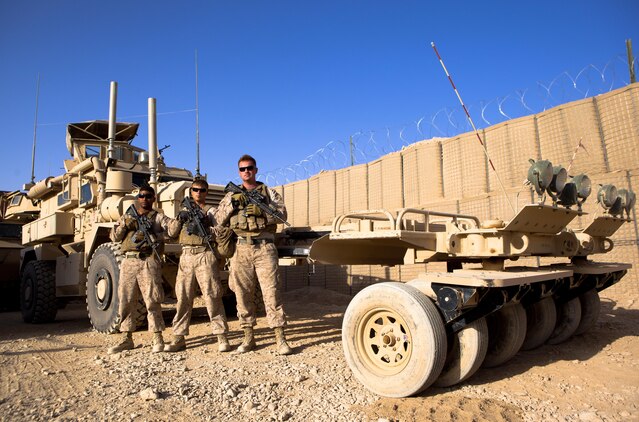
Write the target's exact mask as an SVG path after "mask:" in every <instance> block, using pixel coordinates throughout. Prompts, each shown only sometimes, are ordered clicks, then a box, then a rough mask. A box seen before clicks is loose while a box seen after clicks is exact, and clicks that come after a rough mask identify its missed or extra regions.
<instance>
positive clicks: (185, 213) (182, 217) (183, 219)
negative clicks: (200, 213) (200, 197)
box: [177, 210, 189, 223]
mask: <svg viewBox="0 0 639 422" xmlns="http://www.w3.org/2000/svg"><path fill="white" fill-rule="evenodd" d="M177 219H178V220H180V223H186V222H187V221H188V220H189V212H188V211H184V210H182V211H180V212H179V213H178V215H177Z"/></svg>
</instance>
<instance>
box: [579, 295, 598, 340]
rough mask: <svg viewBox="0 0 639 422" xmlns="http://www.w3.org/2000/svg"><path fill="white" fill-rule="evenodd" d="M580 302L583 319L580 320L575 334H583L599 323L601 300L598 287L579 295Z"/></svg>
mask: <svg viewBox="0 0 639 422" xmlns="http://www.w3.org/2000/svg"><path fill="white" fill-rule="evenodd" d="M579 303H580V305H581V321H579V326H578V327H577V330H576V331H575V335H578V334H583V333H585V332H586V331H588V330H590V329H592V328H593V327H594V326H595V324H597V320H598V319H599V311H600V309H601V300H600V299H599V293H598V292H597V289H592V290H588V291H587V292H585V293H583V294H582V295H581V296H579Z"/></svg>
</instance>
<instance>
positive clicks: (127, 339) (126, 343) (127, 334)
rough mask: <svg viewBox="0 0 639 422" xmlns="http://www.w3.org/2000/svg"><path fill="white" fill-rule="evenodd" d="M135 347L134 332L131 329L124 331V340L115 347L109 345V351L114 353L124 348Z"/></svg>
mask: <svg viewBox="0 0 639 422" xmlns="http://www.w3.org/2000/svg"><path fill="white" fill-rule="evenodd" d="M134 347H135V345H134V344H133V333H132V332H131V331H124V332H123V333H122V341H120V343H118V344H116V345H115V346H113V347H109V350H107V353H108V354H110V355H112V354H115V353H120V352H121V351H123V350H132V349H133V348H134Z"/></svg>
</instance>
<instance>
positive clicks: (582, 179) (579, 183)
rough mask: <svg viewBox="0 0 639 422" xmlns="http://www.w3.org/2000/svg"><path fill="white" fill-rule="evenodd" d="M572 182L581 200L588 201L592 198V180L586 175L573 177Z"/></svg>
mask: <svg viewBox="0 0 639 422" xmlns="http://www.w3.org/2000/svg"><path fill="white" fill-rule="evenodd" d="M572 181H573V183H574V184H575V186H576V187H577V196H578V197H579V199H583V200H586V198H588V197H589V196H590V192H592V183H591V182H590V178H589V177H588V176H586V175H585V174H579V175H577V176H575V177H573V178H572ZM582 202H583V201H582Z"/></svg>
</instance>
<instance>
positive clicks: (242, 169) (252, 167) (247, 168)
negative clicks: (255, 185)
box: [238, 166, 255, 173]
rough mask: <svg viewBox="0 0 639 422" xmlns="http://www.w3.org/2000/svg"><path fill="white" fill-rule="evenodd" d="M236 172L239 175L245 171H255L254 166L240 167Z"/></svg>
mask: <svg viewBox="0 0 639 422" xmlns="http://www.w3.org/2000/svg"><path fill="white" fill-rule="evenodd" d="M238 170H239V171H240V172H241V173H244V172H245V171H253V170H255V166H246V167H240V168H239V169H238Z"/></svg>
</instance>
